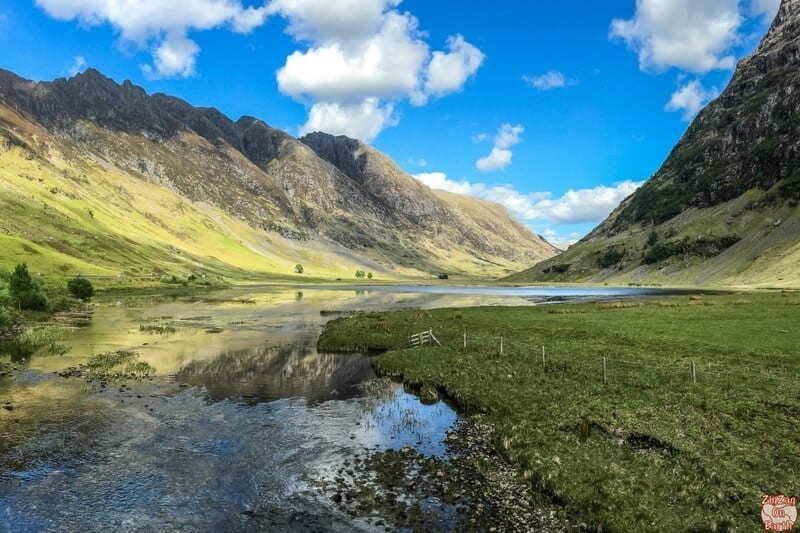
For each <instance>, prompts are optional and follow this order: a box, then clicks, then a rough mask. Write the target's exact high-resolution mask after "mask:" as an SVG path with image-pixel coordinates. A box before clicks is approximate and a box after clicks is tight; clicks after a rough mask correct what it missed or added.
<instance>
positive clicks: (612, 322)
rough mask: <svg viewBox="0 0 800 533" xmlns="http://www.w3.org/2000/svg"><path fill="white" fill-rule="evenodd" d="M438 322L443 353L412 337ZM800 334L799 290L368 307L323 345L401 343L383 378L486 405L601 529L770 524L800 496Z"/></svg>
mask: <svg viewBox="0 0 800 533" xmlns="http://www.w3.org/2000/svg"><path fill="white" fill-rule="evenodd" d="M428 328H432V329H433V332H434V334H435V335H436V337H437V338H438V339H439V340H440V341H441V342H442V346H441V347H438V346H435V347H424V348H403V347H398V346H402V345H403V344H404V343H405V342H406V339H407V336H408V335H410V334H411V333H413V332H418V331H421V330H426V329H428ZM464 331H466V333H467V348H466V349H465V348H464V347H463V342H464ZM799 331H800V293H797V292H783V293H772V294H767V293H758V294H755V293H753V294H738V295H724V296H713V297H712V296H703V297H689V296H681V297H674V298H669V299H662V300H658V301H646V302H617V303H606V304H598V303H587V304H574V305H560V306H538V307H526V308H498V307H493V308H472V309H463V310H456V309H442V310H435V311H430V312H428V311H401V312H393V313H387V314H365V315H360V316H357V317H353V318H344V319H339V320H336V321H333V322H331V323H329V325H328V326H327V328H326V330H325V332H324V333H323V335H322V337H321V338H320V342H319V343H320V349H322V350H352V349H362V350H363V349H374V350H389V351H388V352H387V353H385V354H383V355H381V356H380V357H379V358H378V359H377V360H376V363H375V365H376V368H377V369H378V371H379V372H380V373H382V374H384V375H391V376H397V377H402V378H403V379H404V380H405V381H406V382H407V383H409V384H411V385H414V386H419V387H422V386H425V387H426V388H427V387H436V388H438V389H439V390H440V391H441V392H442V393H444V394H446V395H447V396H449V397H450V398H452V399H453V400H455V401H456V402H457V403H458V404H459V405H460V406H462V407H463V408H465V409H466V410H467V411H479V412H483V413H486V414H487V416H488V419H489V420H490V421H491V422H492V423H493V424H494V425H495V427H496V429H497V434H498V435H499V437H498V439H499V442H498V444H499V445H500V446H502V447H503V448H504V449H505V450H506V453H507V454H508V456H509V457H510V458H511V459H512V460H514V461H515V462H516V463H517V465H518V466H519V470H520V472H522V475H523V476H524V477H525V478H526V479H528V480H529V481H530V483H531V487H532V488H533V489H534V490H537V491H539V492H542V493H544V494H546V495H548V496H549V497H550V498H552V499H553V500H554V501H556V502H558V503H561V504H563V505H565V506H566V507H567V508H568V510H569V512H570V513H571V514H573V515H574V516H575V517H576V518H578V519H580V520H584V521H586V522H587V523H588V524H590V525H591V526H593V527H598V528H602V530H603V531H725V530H731V531H756V530H757V529H759V528H761V527H762V526H761V525H760V503H761V502H760V497H761V495H762V494H774V495H779V494H786V495H787V496H798V495H800V476H799V475H798V472H800V437H799V436H798V435H800V431H798V424H799V423H800V383H798V381H797V377H798V375H800V348H798V338H800V336H799V335H798V332H799ZM501 337H502V338H503V353H502V354H501V353H500V342H501V340H500V339H501ZM542 346H545V363H544V364H543V363H542ZM604 357H605V358H606V368H607V373H606V376H607V383H604V374H603V358H604ZM692 363H694V367H695V375H696V380H697V382H696V384H695V383H693V379H692Z"/></svg>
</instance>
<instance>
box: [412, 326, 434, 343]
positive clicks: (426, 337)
mask: <svg viewBox="0 0 800 533" xmlns="http://www.w3.org/2000/svg"><path fill="white" fill-rule="evenodd" d="M408 340H409V343H410V344H411V346H425V345H426V344H431V341H433V342H435V343H436V344H438V345H439V346H441V345H442V343H441V342H439V339H437V338H436V337H435V336H434V335H433V328H429V329H428V331H423V332H421V333H415V334H414V335H411V336H410V337H409V338H408Z"/></svg>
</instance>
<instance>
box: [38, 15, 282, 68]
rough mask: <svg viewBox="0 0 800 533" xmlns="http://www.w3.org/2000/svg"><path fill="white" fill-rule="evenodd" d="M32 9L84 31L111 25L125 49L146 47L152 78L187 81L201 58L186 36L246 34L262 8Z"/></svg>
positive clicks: (256, 22)
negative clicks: (215, 32) (150, 54)
mask: <svg viewBox="0 0 800 533" xmlns="http://www.w3.org/2000/svg"><path fill="white" fill-rule="evenodd" d="M36 5H38V6H39V7H40V8H41V9H43V10H44V11H45V13H47V14H48V15H49V16H51V17H53V18H56V19H59V20H78V21H79V22H80V23H81V24H83V25H86V26H99V25H102V24H109V25H111V26H112V27H113V28H114V29H115V30H116V31H117V32H118V33H119V36H120V40H121V41H122V42H123V43H133V44H135V45H137V46H140V47H149V48H150V49H151V51H152V52H153V56H154V64H153V65H152V66H147V68H145V69H144V70H145V72H146V73H148V74H150V75H153V76H164V77H171V76H184V77H185V76H190V75H191V74H192V73H193V72H194V64H195V61H196V58H197V55H198V54H199V52H200V48H199V46H197V43H195V42H194V41H192V40H191V39H189V38H188V37H187V34H188V32H189V31H202V30H210V29H213V28H220V27H225V28H228V29H230V30H231V31H233V32H236V33H249V32H250V31H252V30H253V29H255V28H257V27H258V26H260V25H262V24H263V23H264V21H265V20H266V17H267V8H266V7H252V6H250V7H244V6H243V5H242V3H241V2H240V0H181V1H180V2H169V1H164V0H137V1H132V0H36Z"/></svg>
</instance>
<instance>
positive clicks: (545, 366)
mask: <svg viewBox="0 0 800 533" xmlns="http://www.w3.org/2000/svg"><path fill="white" fill-rule="evenodd" d="M542 369H543V370H547V360H546V359H545V357H544V346H542Z"/></svg>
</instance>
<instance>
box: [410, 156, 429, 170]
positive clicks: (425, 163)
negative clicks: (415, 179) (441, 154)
mask: <svg viewBox="0 0 800 533" xmlns="http://www.w3.org/2000/svg"><path fill="white" fill-rule="evenodd" d="M406 164H407V165H412V166H415V167H420V168H425V167H427V166H428V161H427V160H426V159H423V158H420V159H409V160H408V161H406Z"/></svg>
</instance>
